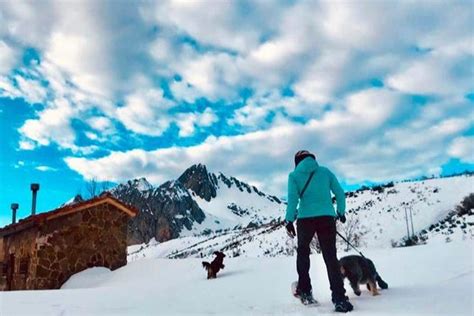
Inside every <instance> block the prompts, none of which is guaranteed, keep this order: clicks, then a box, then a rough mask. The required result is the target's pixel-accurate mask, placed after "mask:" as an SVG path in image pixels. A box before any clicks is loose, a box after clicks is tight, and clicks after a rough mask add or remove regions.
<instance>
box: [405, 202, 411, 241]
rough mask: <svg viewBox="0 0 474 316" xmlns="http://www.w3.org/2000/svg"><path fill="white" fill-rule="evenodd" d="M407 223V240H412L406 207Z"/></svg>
mask: <svg viewBox="0 0 474 316" xmlns="http://www.w3.org/2000/svg"><path fill="white" fill-rule="evenodd" d="M405 221H406V223H407V239H410V228H409V227H408V213H407V207H406V206H405Z"/></svg>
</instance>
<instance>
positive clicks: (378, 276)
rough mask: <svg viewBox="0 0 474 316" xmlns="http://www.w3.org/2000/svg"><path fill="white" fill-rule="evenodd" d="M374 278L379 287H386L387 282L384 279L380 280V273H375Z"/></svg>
mask: <svg viewBox="0 0 474 316" xmlns="http://www.w3.org/2000/svg"><path fill="white" fill-rule="evenodd" d="M375 280H377V284H378V285H379V286H380V288H381V289H384V290H386V289H388V284H387V282H385V281H384V280H382V278H381V277H380V275H379V274H378V273H377V277H376V278H375Z"/></svg>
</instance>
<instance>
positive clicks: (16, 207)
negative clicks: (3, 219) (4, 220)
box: [10, 203, 19, 224]
mask: <svg viewBox="0 0 474 316" xmlns="http://www.w3.org/2000/svg"><path fill="white" fill-rule="evenodd" d="M10 207H11V208H12V224H15V223H16V210H17V209H18V207H19V205H18V203H12V205H11V206H10Z"/></svg>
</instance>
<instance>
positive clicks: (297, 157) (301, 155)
mask: <svg viewBox="0 0 474 316" xmlns="http://www.w3.org/2000/svg"><path fill="white" fill-rule="evenodd" d="M306 157H313V159H316V156H315V155H314V154H312V153H310V152H309V151H307V150H300V151H298V152H297V153H296V154H295V167H296V166H298V164H299V163H300V162H301V161H303V159H305V158H306Z"/></svg>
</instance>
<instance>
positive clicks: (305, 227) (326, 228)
mask: <svg viewBox="0 0 474 316" xmlns="http://www.w3.org/2000/svg"><path fill="white" fill-rule="evenodd" d="M315 233H316V234H317V236H318V240H319V245H320V247H321V252H322V253H323V258H324V263H325V264H326V270H327V273H328V278H329V284H330V288H331V292H332V301H333V302H335V301H340V300H343V299H344V297H345V293H346V290H345V289H344V282H343V280H342V276H341V272H340V268H339V262H338V260H337V253H336V222H335V219H334V217H332V216H320V217H312V218H303V219H298V221H297V237H298V250H297V252H298V255H297V258H296V269H297V271H298V291H299V292H301V293H308V292H310V291H311V290H312V287H311V279H310V277H309V266H310V262H309V254H310V248H309V247H310V242H311V240H312V239H313V236H314V234H315Z"/></svg>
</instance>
